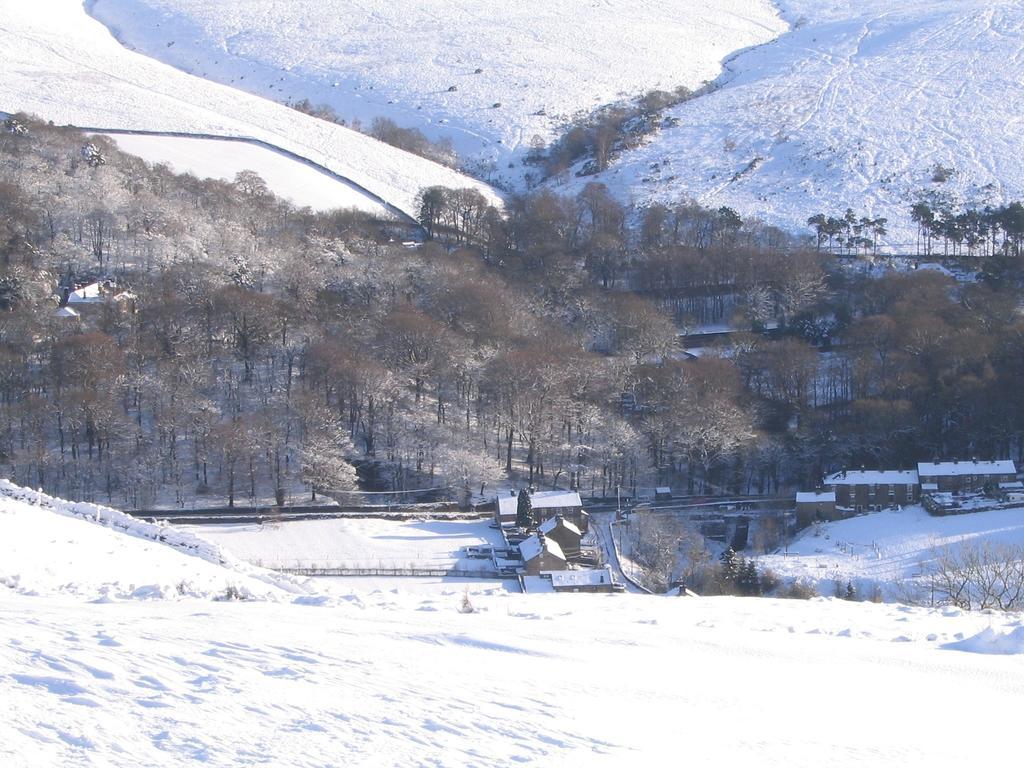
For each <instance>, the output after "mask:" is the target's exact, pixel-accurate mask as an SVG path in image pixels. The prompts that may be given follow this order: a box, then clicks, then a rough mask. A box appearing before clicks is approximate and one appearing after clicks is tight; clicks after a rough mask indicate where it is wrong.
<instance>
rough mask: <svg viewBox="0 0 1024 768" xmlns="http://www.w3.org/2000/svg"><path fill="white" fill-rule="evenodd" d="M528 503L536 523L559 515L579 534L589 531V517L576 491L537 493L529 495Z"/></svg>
mask: <svg viewBox="0 0 1024 768" xmlns="http://www.w3.org/2000/svg"><path fill="white" fill-rule="evenodd" d="M530 502H531V503H532V504H533V514H534V517H536V518H537V522H538V523H543V522H544V521H545V520H549V519H551V518H552V517H557V516H559V515H560V516H562V517H563V518H565V519H566V520H568V521H569V522H571V523H572V524H573V525H575V526H576V527H577V528H579V530H580V532H581V533H586V532H587V531H588V530H590V515H588V514H587V513H586V511H585V510H584V509H583V500H582V499H581V498H580V495H579V494H578V493H577V492H576V491H537V492H535V493H531V494H530Z"/></svg>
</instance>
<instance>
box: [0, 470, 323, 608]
mask: <svg viewBox="0 0 1024 768" xmlns="http://www.w3.org/2000/svg"><path fill="white" fill-rule="evenodd" d="M0 542H2V544H0V585H2V586H5V587H8V588H10V589H11V590H14V591H15V592H16V593H19V594H25V595H54V594H60V595H72V596H74V597H78V598H84V599H89V600H126V599H151V598H164V597H182V596H195V597H222V596H224V595H225V594H226V593H227V591H228V589H229V588H231V589H232V590H233V591H234V592H237V593H238V594H239V595H241V596H245V597H248V598H256V597H258V598H260V599H269V600H278V599H283V600H290V599H294V598H296V597H298V596H303V595H308V594H310V593H312V592H315V590H314V589H313V588H312V587H309V586H307V585H308V584H309V582H308V581H306V580H303V579H294V578H291V577H288V576H282V575H280V574H276V573H272V572H269V571H264V570H262V569H260V568H253V567H252V566H250V565H248V564H246V563H245V562H242V561H241V560H238V559H236V558H235V557H234V556H232V555H231V554H229V553H227V552H224V551H223V550H222V549H220V547H218V546H217V545H216V544H211V543H210V542H208V541H206V540H204V539H201V538H199V537H198V536H194V535H192V534H189V533H185V532H182V531H179V530H177V529H175V528H171V527H168V526H158V525H153V524H151V523H146V522H142V521H139V520H135V519H134V518H132V517H130V516H128V515H126V514H124V513H123V512H118V511H117V510H115V509H111V508H109V507H103V506H100V505H96V504H86V503H74V502H66V501H62V500H60V499H54V498H52V497H50V496H47V495H46V494H41V493H36V492H35V491H28V490H25V489H22V488H19V487H18V486H16V485H13V484H11V483H9V482H8V481H6V480H0Z"/></svg>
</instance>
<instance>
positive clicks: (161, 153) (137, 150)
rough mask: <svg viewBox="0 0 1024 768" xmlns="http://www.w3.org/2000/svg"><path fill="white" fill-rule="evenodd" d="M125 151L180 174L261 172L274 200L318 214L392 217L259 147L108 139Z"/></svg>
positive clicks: (354, 192) (347, 188) (355, 192)
mask: <svg viewBox="0 0 1024 768" xmlns="http://www.w3.org/2000/svg"><path fill="white" fill-rule="evenodd" d="M106 135H107V136H109V137H110V138H111V139H112V140H113V141H114V142H115V143H116V144H117V146H118V148H119V149H121V150H123V151H124V152H127V153H128V154H131V155H136V156H138V157H141V158H142V159H143V160H145V161H147V162H149V163H166V164H167V165H169V166H170V167H171V169H172V170H174V171H175V172H176V173H191V174H192V175H193V176H197V177H199V178H201V179H221V180H224V181H231V180H233V179H234V178H235V174H237V173H238V172H239V171H246V170H248V171H256V173H258V174H259V175H260V177H262V179H263V180H264V181H265V182H266V183H267V187H269V188H270V190H271V191H272V192H274V194H276V195H278V196H279V197H283V198H285V199H286V200H290V201H291V202H292V203H294V204H295V205H297V206H300V207H302V206H309V207H310V208H312V209H313V210H315V211H329V210H331V209H332V208H358V209H359V210H362V211H366V212H368V213H372V214H374V215H376V216H381V217H387V216H388V215H389V212H388V210H387V208H386V207H385V206H384V205H383V204H382V203H381V202H380V201H378V200H376V199H374V198H372V197H370V196H369V195H366V194H365V193H364V192H363V191H362V190H360V189H359V188H357V187H354V186H352V185H351V184H347V183H346V182H344V181H343V180H341V179H339V178H337V177H335V176H331V175H328V174H326V173H324V172H323V171H321V170H319V169H317V168H315V167H313V166H311V165H307V164H305V163H302V162H301V161H299V160H294V159H292V158H290V157H287V156H286V155H283V154H281V153H279V152H274V151H273V150H270V149H267V148H266V147H262V146H259V145H256V144H250V143H248V142H242V141H224V140H222V139H200V138H191V137H182V136H149V135H140V134H124V133H108V134H106Z"/></svg>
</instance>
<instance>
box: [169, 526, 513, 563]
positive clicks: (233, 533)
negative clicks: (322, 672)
mask: <svg viewBox="0 0 1024 768" xmlns="http://www.w3.org/2000/svg"><path fill="white" fill-rule="evenodd" d="M184 530H187V531H189V532H191V533H194V534H195V535H196V536H200V537H202V538H204V539H207V540H209V541H212V542H215V543H216V544H219V545H220V546H222V547H223V548H224V549H227V550H229V551H230V552H232V553H233V554H235V555H236V556H238V557H240V558H242V559H243V560H246V561H247V562H250V563H254V564H258V565H262V566H265V567H268V568H281V567H283V568H288V567H292V568H301V567H310V566H318V567H335V568H342V567H344V568H430V569H436V568H458V569H481V568H490V567H491V562H490V560H476V559H474V560H470V559H468V558H464V557H463V556H462V549H463V547H473V546H480V545H485V544H493V545H496V546H503V545H504V544H505V542H504V540H503V539H502V538H501V534H500V533H499V532H498V531H497V530H495V529H493V528H491V527H490V520H473V521H461V520H457V521H449V520H410V521H399V520H380V519H376V518H370V517H367V518H360V519H356V518H341V519H335V520H291V521H288V522H282V523H268V524H264V525H203V526H193V527H189V528H185V529H184Z"/></svg>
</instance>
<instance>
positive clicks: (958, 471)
mask: <svg viewBox="0 0 1024 768" xmlns="http://www.w3.org/2000/svg"><path fill="white" fill-rule="evenodd" d="M917 472H918V474H919V475H921V476H922V477H936V476H944V477H948V476H961V475H1016V474H1017V467H1015V466H1014V465H1013V462H1012V461H1010V460H1009V459H1006V460H1003V461H977V460H974V461H939V462H934V463H933V462H926V461H922V462H920V463H918V465H917Z"/></svg>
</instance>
